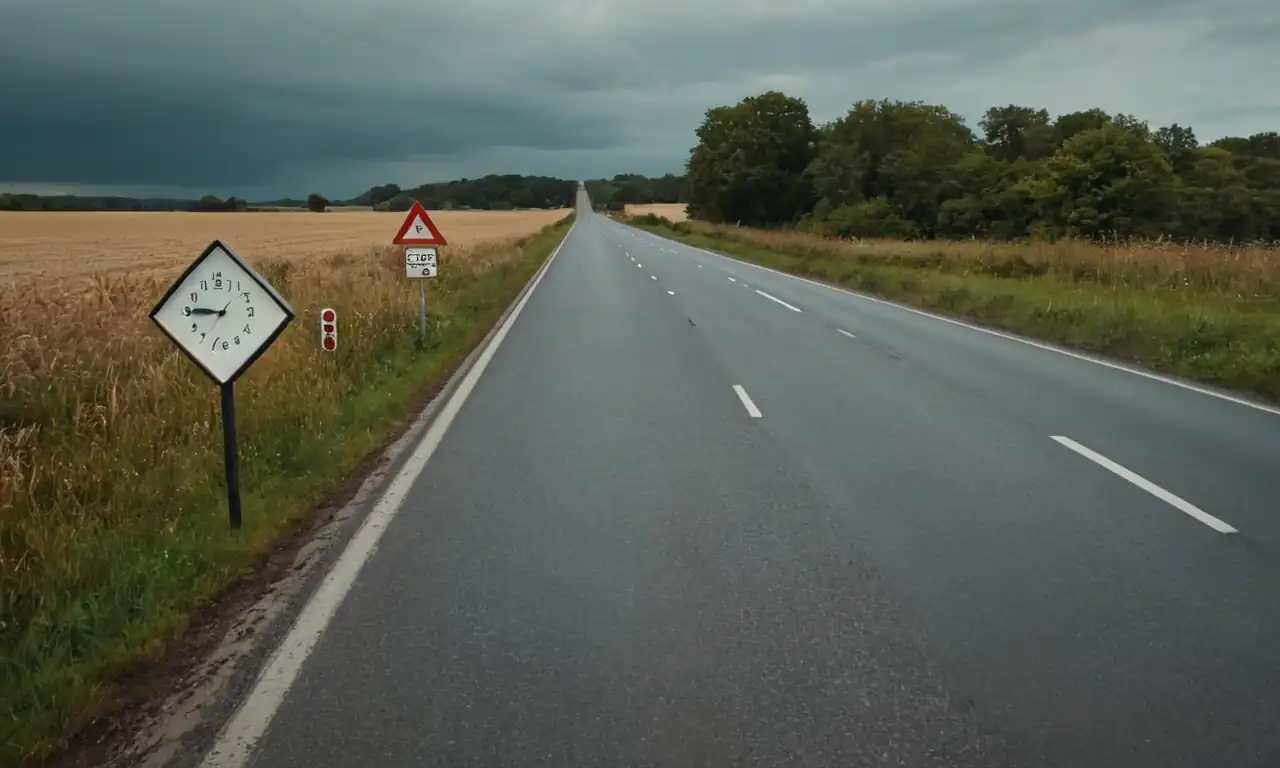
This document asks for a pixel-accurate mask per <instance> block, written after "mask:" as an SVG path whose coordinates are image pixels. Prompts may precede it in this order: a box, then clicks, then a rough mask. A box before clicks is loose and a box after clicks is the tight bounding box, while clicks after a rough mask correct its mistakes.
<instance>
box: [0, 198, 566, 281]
mask: <svg viewBox="0 0 1280 768" xmlns="http://www.w3.org/2000/svg"><path fill="white" fill-rule="evenodd" d="M569 213H570V210H569V209H567V208H566V209H563V210H553V211H493V212H490V211H438V212H437V211H433V212H432V213H431V219H432V221H434V222H435V223H436V226H437V227H439V228H440V231H441V232H442V233H443V234H444V236H445V238H446V239H447V240H448V241H449V243H450V245H451V246H454V245H456V246H459V247H464V248H465V247H470V246H474V245H479V244H481V243H489V242H497V241H502V240H511V239H515V238H518V237H523V236H525V235H530V234H533V233H534V232H537V231H538V230H540V229H541V228H542V227H544V226H546V225H547V224H550V223H552V222H554V221H557V220H559V219H562V218H564V217H565V216H567V215H569ZM404 215H405V214H403V213H374V212H372V211H359V212H345V211H343V212H336V211H331V212H329V213H324V214H317V213H311V212H310V211H289V212H271V213H186V212H172V213H169V212H145V213H117V212H20V211H0V281H6V282H7V281H8V280H9V279H12V278H17V279H19V280H23V281H29V280H31V279H43V278H50V277H60V276H66V275H78V276H87V275H111V274H119V273H131V274H142V273H147V272H152V273H155V272H160V273H164V272H172V271H174V270H175V269H180V268H182V267H185V266H186V265H187V264H188V263H189V262H190V261H191V260H192V259H194V258H195V257H196V256H198V255H200V252H201V251H202V250H204V247H205V246H206V245H208V244H209V242H210V241H211V240H214V239H215V238H221V239H222V240H223V241H225V242H226V243H228V244H229V245H230V246H231V247H232V248H234V249H235V250H236V252H238V253H239V254H240V255H241V256H243V257H245V258H246V259H249V260H250V262H254V261H257V260H261V259H272V260H274V259H287V260H296V259H307V258H314V257H318V256H322V255H323V256H328V255H333V254H338V253H351V252H359V251H364V250H366V249H368V248H369V247H370V246H381V245H388V244H390V243H391V238H392V237H394V236H395V234H396V230H398V229H399V227H400V223H401V222H402V221H403V220H404Z"/></svg>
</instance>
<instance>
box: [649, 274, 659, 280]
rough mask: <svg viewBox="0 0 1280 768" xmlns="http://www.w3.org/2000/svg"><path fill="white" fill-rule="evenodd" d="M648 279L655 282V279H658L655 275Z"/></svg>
mask: <svg viewBox="0 0 1280 768" xmlns="http://www.w3.org/2000/svg"><path fill="white" fill-rule="evenodd" d="M649 279H650V280H657V279H658V276H657V275H649Z"/></svg>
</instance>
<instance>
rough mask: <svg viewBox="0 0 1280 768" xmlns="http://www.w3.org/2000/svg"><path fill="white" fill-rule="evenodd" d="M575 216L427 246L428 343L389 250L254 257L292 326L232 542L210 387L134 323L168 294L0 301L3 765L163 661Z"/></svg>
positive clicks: (16, 293)
mask: <svg viewBox="0 0 1280 768" xmlns="http://www.w3.org/2000/svg"><path fill="white" fill-rule="evenodd" d="M571 222H572V217H570V218H567V219H564V220H562V221H561V222H559V223H557V224H554V225H551V226H549V227H547V228H545V229H543V230H542V231H541V232H540V233H538V234H536V235H533V236H531V237H528V238H525V239H523V240H520V241H514V242H508V243H503V244H497V245H486V246H478V247H475V248H467V247H465V246H450V247H449V248H446V249H442V253H441V256H440V277H439V278H437V279H435V280H433V281H431V282H430V283H429V285H428V308H429V310H430V312H431V322H430V333H429V341H428V343H427V344H426V345H425V346H424V345H420V344H419V343H418V342H417V340H416V335H417V291H416V290H415V288H416V286H414V285H412V281H408V280H406V279H405V277H404V271H403V270H404V265H403V257H402V255H401V254H400V251H399V249H396V248H386V249H376V250H374V251H371V252H369V253H368V254H367V257H366V258H360V257H357V256H353V255H337V256H332V257H327V258H317V259H314V260H311V261H308V262H305V263H298V262H285V261H277V262H268V263H265V264H257V266H258V267H259V268H260V270H261V271H262V272H263V273H264V274H265V275H266V276H267V278H268V279H269V280H270V281H271V282H272V283H273V284H274V285H275V286H276V287H277V288H279V289H280V291H281V293H283V294H284V295H285V296H286V297H288V298H289V300H290V302H291V303H293V305H294V308H295V310H297V311H298V318H297V319H296V320H295V321H294V324H293V325H292V326H291V327H290V328H289V329H288V330H287V331H286V332H285V333H284V334H283V335H282V336H281V337H280V339H279V340H277V342H276V344H275V345H274V346H273V347H272V349H271V350H269V351H268V352H267V353H266V354H265V355H264V356H263V357H262V358H260V359H259V361H258V362H257V363H256V364H255V366H254V367H253V368H252V369H251V370H250V371H249V372H248V373H247V374H245V376H244V377H243V378H242V379H241V380H240V382H238V383H237V387H236V394H237V416H238V431H239V440H240V456H241V486H242V494H243V501H244V527H243V529H242V530H241V531H239V532H238V533H237V534H232V533H230V532H229V531H228V529H227V522H226V501H225V494H224V489H223V469H222V454H221V450H222V448H221V427H220V416H219V412H218V398H217V390H216V388H215V387H214V386H213V385H212V384H211V383H210V382H209V381H208V380H207V379H206V378H205V377H204V375H203V374H202V373H200V372H199V371H198V370H197V369H196V368H195V366H194V365H192V364H191V363H190V362H189V361H188V360H186V359H185V358H184V357H182V356H181V355H180V353H179V352H177V351H176V350H175V349H174V348H173V347H172V345H171V344H170V343H169V342H168V341H167V340H166V339H164V338H162V336H161V334H160V333H159V332H158V330H156V329H155V328H153V327H151V326H150V321H149V320H147V318H146V315H147V312H148V311H149V310H150V307H151V304H152V303H153V302H154V301H155V299H156V297H158V296H159V295H160V293H161V291H162V289H163V286H164V282H163V281H159V280H157V279H156V278H139V279H133V278H128V277H121V278H103V279H100V280H98V281H97V282H96V284H94V285H93V286H90V287H88V288H87V289H85V290H80V289H73V290H70V291H62V290H59V289H54V288H46V289H35V288H24V289H19V288H18V287H16V286H15V287H14V288H12V289H5V291H0V350H5V353H4V357H0V372H3V373H4V376H3V377H0V395H2V396H3V399H0V764H3V765H17V764H23V763H26V762H38V761H40V760H41V759H42V758H43V757H45V756H47V755H48V754H49V753H51V752H52V751H53V750H55V749H56V748H57V747H58V746H59V745H60V744H61V743H62V742H63V740H64V738H65V737H66V736H68V735H69V734H71V733H73V732H74V731H75V730H76V729H78V728H79V727H80V726H82V725H83V724H84V723H86V722H88V721H89V720H90V719H92V718H93V717H97V716H101V715H103V714H106V713H108V712H110V711H111V710H112V709H113V707H115V706H117V705H118V703H119V702H118V691H117V690H116V689H115V688H114V686H113V680H116V679H119V678H120V676H122V675H124V674H126V673H128V672H131V671H133V670H136V669H138V668H140V667H142V666H145V665H147V664H150V663H153V662H155V661H157V660H159V659H160V658H162V657H163V654H164V652H165V649H166V647H167V646H168V644H169V643H170V642H171V641H172V640H173V639H174V638H176V637H177V636H178V635H180V634H181V633H182V632H183V630H184V629H185V628H186V627H187V624H188V621H189V620H190V617H191V616H192V615H193V614H194V612H196V611H197V610H199V609H200V608H201V607H202V606H205V605H207V604H208V603H210V602H211V601H214V600H216V599H217V598H218V597H219V595H221V594H224V593H225V592H226V590H228V589H229V588H230V587H232V586H233V585H234V584H235V583H237V581H238V580H240V579H241V578H242V577H243V576H245V575H246V574H249V573H252V570H253V568H254V567H255V565H256V564H257V563H258V562H260V561H261V559H262V557H263V556H264V555H265V553H267V552H269V551H270V549H271V547H272V545H273V543H274V542H275V541H278V540H279V539H280V538H281V537H282V536H285V535H287V534H288V533H289V532H290V531H291V530H292V529H293V528H294V527H296V526H297V525H298V524H299V523H300V522H302V521H303V520H304V519H305V517H306V515H307V513H308V512H309V511H310V510H311V509H312V508H313V507H314V506H315V505H316V504H317V503H319V502H320V501H322V500H323V499H324V498H325V497H326V496H327V495H329V494H331V493H332V492H334V491H335V489H337V488H338V487H339V486H340V485H342V484H343V483H344V481H345V480H346V476H347V475H348V474H350V473H351V472H352V470H353V469H354V468H355V467H357V466H358V465H359V464H360V463H361V461H362V460H363V459H364V458H365V457H366V456H368V455H369V453H370V452H371V451H374V450H376V449H377V448H378V447H379V446H380V445H382V444H383V443H384V442H385V440H386V439H387V438H388V437H389V436H390V435H391V434H392V433H394V432H395V431H397V430H398V429H400V428H402V427H403V425H404V424H405V423H406V422H407V421H408V420H409V419H410V418H411V417H412V415H413V414H412V413H411V410H412V403H413V402H414V400H415V395H418V394H419V393H422V392H423V391H425V390H427V389H429V388H431V387H432V386H435V385H437V384H438V383H439V382H440V380H441V378H442V377H443V376H444V375H445V374H446V373H447V372H448V371H449V370H450V369H451V368H453V367H454V366H456V364H457V363H458V362H459V361H460V360H461V359H463V358H464V357H465V356H466V355H467V354H468V353H469V352H470V350H471V349H473V348H474V347H475V346H476V345H477V344H478V343H479V342H480V341H481V340H482V339H483V337H484V335H485V334H486V333H487V331H488V330H489V328H491V327H492V325H493V324H494V322H495V321H496V320H497V318H498V317H499V316H500V315H501V313H502V311H503V310H504V309H505V308H506V307H507V306H508V305H509V304H510V302H511V301H512V299H513V298H514V297H515V296H516V295H517V294H518V292H519V291H520V289H521V288H522V287H523V286H524V285H525V283H527V281H528V280H529V279H530V278H531V277H532V275H533V274H534V272H536V270H537V269H538V268H539V267H540V266H541V265H542V264H543V263H544V261H545V260H546V258H547V257H548V256H549V255H550V253H551V251H552V250H553V249H554V248H555V246H556V245H557V244H558V243H559V242H560V240H561V239H562V238H563V237H564V235H565V233H566V232H567V231H568V228H569V226H570V225H571ZM250 256H251V255H250ZM324 306H332V307H334V308H335V309H337V311H338V316H339V343H340V347H339V349H338V351H337V352H336V353H333V354H326V353H323V352H321V351H319V349H318V344H317V341H318V339H317V336H318V333H317V323H318V320H317V319H316V314H317V313H318V310H319V309H320V308H322V307H324Z"/></svg>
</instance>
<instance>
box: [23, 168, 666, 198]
mask: <svg viewBox="0 0 1280 768" xmlns="http://www.w3.org/2000/svg"><path fill="white" fill-rule="evenodd" d="M683 175H684V172H683V170H682V171H680V172H675V171H666V172H664V173H659V174H656V175H649V174H644V173H636V172H631V171H623V172H619V173H615V174H613V176H596V177H588V178H584V179H573V178H567V177H563V176H552V175H548V174H541V173H496V172H495V173H484V174H480V175H478V176H457V177H454V178H450V179H440V180H435V181H424V182H420V183H417V184H413V185H411V186H405V185H404V184H401V183H400V182H395V181H388V182H380V183H377V184H370V185H368V186H366V187H365V188H364V189H361V190H360V191H358V192H356V193H354V194H352V195H349V196H346V197H330V196H329V195H325V193H324V192H319V193H318V194H321V195H325V197H327V198H328V199H330V200H334V201H339V202H340V201H343V200H352V199H354V198H357V197H359V196H360V195H363V194H364V193H366V192H368V191H369V190H370V189H373V188H374V187H379V186H382V185H383V184H395V185H397V186H399V187H400V189H402V190H411V189H418V188H420V187H424V186H427V185H430V184H448V183H450V182H454V181H462V180H463V179H466V180H468V181H472V180H475V179H483V178H486V177H488V176H521V177H525V178H530V177H535V178H536V177H541V178H549V179H558V180H560V181H566V182H573V183H576V182H578V181H610V180H611V179H613V178H615V177H617V176H643V177H644V178H647V179H660V178H662V177H663V176H683ZM72 190H75V191H72ZM313 191H314V190H313ZM310 194H312V192H305V193H302V194H299V195H283V196H260V197H254V196H248V195H244V194H241V193H238V192H221V193H220V192H219V191H218V190H214V191H209V190H204V191H199V190H196V189H194V188H190V187H157V186H134V185H96V184H72V183H67V184H50V183H37V182H6V181H0V195H35V196H37V197H42V198H43V197H73V198H118V199H122V200H177V201H184V202H185V201H196V200H199V199H200V198H202V197H205V196H206V195H213V196H215V197H218V198H221V199H223V200H226V199H228V198H231V197H235V198H238V199H240V200H244V201H246V202H247V203H249V204H250V205H258V204H265V203H276V202H279V201H281V200H297V201H299V202H305V201H306V199H307V195H310Z"/></svg>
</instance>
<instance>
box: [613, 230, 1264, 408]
mask: <svg viewBox="0 0 1280 768" xmlns="http://www.w3.org/2000/svg"><path fill="white" fill-rule="evenodd" d="M655 219H657V217H653V218H648V217H640V219H639V220H638V221H637V220H632V221H628V222H627V223H629V224H631V225H632V226H636V227H638V228H641V229H645V230H648V231H650V232H653V233H654V234H658V235H661V236H663V237H669V238H671V239H674V240H678V241H681V242H684V243H687V244H689V245H692V246H696V247H699V248H705V249H707V250H712V251H717V252H720V253H723V254H725V255H729V256H733V257H735V258H738V259H741V260H744V261H748V262H752V263H754V264H759V265H761V266H766V267H770V268H773V269H777V270H780V271H783V272H788V273H791V274H794V275H799V276H803V277H807V278H810V279H814V280H818V281H821V282H825V283H829V284H832V285H838V286H842V287H846V288H850V289H853V290H857V291H861V292H864V293H867V294H872V295H876V296H880V297H884V298H887V299H891V300H894V301H898V302H901V303H903V304H907V305H910V306H915V307H919V308H922V309H927V310H930V311H935V312H938V313H940V314H945V315H949V316H952V317H957V318H964V319H968V320H972V321H976V322H979V323H982V324H984V325H987V326H990V327H993V328H999V329H1003V330H1006V331H1010V332H1013V333H1017V334H1021V335H1025V336H1029V337H1034V338H1037V339H1042V340H1046V341H1050V342H1054V343H1059V344H1062V345H1064V346H1068V347H1073V348H1076V349H1079V350H1084V351H1090V352H1095V353H1100V354H1104V355H1107V356H1110V357H1113V358H1116V359H1121V360H1125V361H1131V362H1136V363H1139V364H1141V365H1144V366H1147V367H1149V368H1152V369H1156V370H1160V371H1165V372H1168V373H1172V374H1176V375H1180V376H1185V377H1188V378H1191V379H1195V380H1198V381H1201V382H1204V383H1207V384H1211V385H1216V386H1220V387H1223V388H1229V389H1233V390H1237V391H1240V392H1243V393H1247V394H1251V395H1254V396H1257V397H1259V398H1261V399H1265V400H1269V401H1272V402H1280V301H1278V300H1277V298H1276V296H1275V293H1276V292H1280V286H1278V285H1274V284H1271V283H1267V284H1265V285H1263V287H1262V289H1259V290H1257V291H1256V292H1255V293H1254V294H1253V295H1249V296H1244V295H1241V294H1240V293H1239V292H1237V291H1233V290H1229V289H1219V290H1210V289H1208V288H1199V287H1197V286H1189V287H1187V288H1185V289H1183V290H1173V289H1170V288H1169V287H1167V285H1165V283H1166V282H1168V281H1166V280H1165V277H1166V276H1167V275H1166V272H1168V271H1169V270H1161V269H1152V268H1150V266H1149V265H1146V264H1144V269H1145V272H1143V273H1142V274H1146V275H1150V276H1151V277H1150V279H1149V281H1148V282H1145V283H1144V282H1143V280H1141V279H1133V278H1132V277H1127V278H1124V279H1115V280H1105V281H1100V280H1099V279H1098V277H1097V275H1098V273H1099V272H1100V271H1105V269H1107V267H1105V266H1104V267H1103V268H1101V270H1100V268H1099V267H1098V266H1097V264H1098V262H1099V261H1101V260H1104V259H1108V258H1111V259H1112V260H1113V261H1114V260H1115V259H1116V257H1115V256H1114V255H1110V256H1109V255H1108V254H1107V253H1104V252H1103V251H1102V250H1101V249H1097V248H1090V247H1089V246H1081V245H1080V244H1073V245H1071V246H1070V247H1068V246H1065V245H1064V246H1063V247H1062V248H1058V249H1055V252H1054V255H1053V256H1052V257H1046V256H1044V255H1043V252H1042V251H1041V252H1040V253H1038V255H1037V256H1034V257H1032V256H1030V251H1028V257H1027V258H1023V257H1022V256H1020V255H1017V254H1015V255H1013V256H1009V255H1008V253H1007V252H1009V251H1011V250H1012V249H1014V248H1016V246H1004V247H1002V248H1003V249H1002V251H1001V255H1000V257H999V258H998V259H986V260H980V259H978V258H976V257H972V256H970V255H968V254H967V253H962V252H960V248H959V247H956V248H955V249H954V250H948V248H949V246H947V245H945V244H943V245H938V246H935V247H933V249H931V250H926V249H923V248H919V247H914V248H912V247H908V246H907V245H905V244H893V243H887V242H877V243H873V244H867V243H862V244H845V243H836V242H833V241H829V240H824V239H822V238H817V237H811V236H804V235H797V234H794V233H790V234H787V235H784V236H779V235H777V234H775V233H767V232H760V231H756V230H749V229H742V230H736V231H735V230H734V229H732V228H726V227H710V226H706V225H702V224H699V223H696V222H688V223H684V222H682V223H676V224H672V223H670V222H665V221H661V220H659V221H656V222H655ZM780 246H781V247H780ZM969 250H972V249H969ZM1184 252H1185V250H1184ZM1257 254H1258V252H1257V249H1253V250H1252V251H1251V258H1253V259H1255V260H1256V259H1258V258H1263V259H1266V258H1271V259H1275V258H1278V257H1280V254H1277V253H1275V252H1271V253H1270V254H1267V255H1264V256H1261V257H1259V256H1258V255H1257ZM1144 258H1145V259H1146V261H1150V258H1151V257H1150V256H1146V257H1144ZM1072 259H1075V260H1076V261H1077V263H1076V264H1075V265H1072V264H1071V263H1070V262H1071V260H1072ZM1274 266H1275V263H1274V262H1270V263H1269V264H1268V267H1269V269H1268V270H1259V269H1253V270H1252V272H1251V274H1270V273H1271V272H1270V268H1274ZM1225 271H1226V270H1225V269H1222V270H1219V275H1218V277H1219V278H1221V277H1222V274H1221V273H1222V272H1225ZM1073 278H1074V279H1073ZM1183 282H1186V281H1183ZM1203 282H1205V283H1209V282H1210V280H1209V279H1205V280H1204V281H1203ZM1213 282H1214V284H1217V283H1222V282H1229V281H1226V280H1222V279H1218V280H1215V281H1213ZM1273 289H1276V290H1273Z"/></svg>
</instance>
